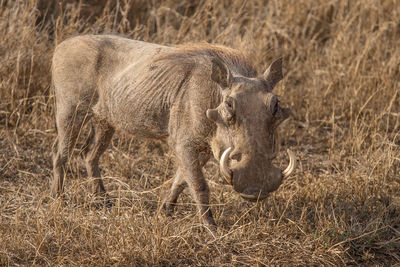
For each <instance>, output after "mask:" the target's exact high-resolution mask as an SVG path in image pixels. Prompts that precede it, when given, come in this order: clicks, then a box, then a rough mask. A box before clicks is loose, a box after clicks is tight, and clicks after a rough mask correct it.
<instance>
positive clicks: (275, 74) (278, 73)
mask: <svg viewBox="0 0 400 267" xmlns="http://www.w3.org/2000/svg"><path fill="white" fill-rule="evenodd" d="M263 76H264V79H265V80H266V81H267V82H268V83H269V84H270V85H271V88H274V86H275V84H277V83H278V82H279V81H280V80H282V79H283V74H282V58H281V57H280V58H278V59H276V60H274V61H273V62H272V63H271V65H270V66H269V67H268V69H267V70H266V71H265V72H264V75H263Z"/></svg>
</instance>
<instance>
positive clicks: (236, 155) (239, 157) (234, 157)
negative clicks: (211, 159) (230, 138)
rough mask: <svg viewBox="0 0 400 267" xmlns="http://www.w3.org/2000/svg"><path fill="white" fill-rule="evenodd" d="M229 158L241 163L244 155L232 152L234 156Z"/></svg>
mask: <svg viewBox="0 0 400 267" xmlns="http://www.w3.org/2000/svg"><path fill="white" fill-rule="evenodd" d="M229 158H230V159H232V160H236V161H237V162H239V161H241V160H242V153H240V152H232V154H231V155H230V156H229Z"/></svg>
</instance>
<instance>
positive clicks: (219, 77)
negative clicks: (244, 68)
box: [211, 58, 232, 88]
mask: <svg viewBox="0 0 400 267" xmlns="http://www.w3.org/2000/svg"><path fill="white" fill-rule="evenodd" d="M211 63H212V68H211V79H212V80H213V81H214V82H216V83H218V84H219V85H220V86H221V87H222V88H229V87H231V83H232V74H231V71H230V70H229V69H228V67H227V66H226V65H225V64H224V63H222V62H221V60H219V59H216V58H213V59H212V60H211Z"/></svg>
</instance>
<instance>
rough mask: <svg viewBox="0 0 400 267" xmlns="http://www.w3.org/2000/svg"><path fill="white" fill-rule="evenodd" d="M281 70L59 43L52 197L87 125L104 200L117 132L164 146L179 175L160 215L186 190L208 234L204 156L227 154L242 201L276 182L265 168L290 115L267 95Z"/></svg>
mask: <svg viewBox="0 0 400 267" xmlns="http://www.w3.org/2000/svg"><path fill="white" fill-rule="evenodd" d="M281 69H282V66H281V60H278V61H275V62H274V63H273V64H271V66H270V68H269V69H268V70H267V71H266V72H265V73H264V75H262V76H261V77H257V73H256V71H255V69H254V68H253V67H252V66H251V64H250V63H249V62H248V61H247V60H246V59H245V57H244V56H243V55H242V54H241V53H240V52H239V51H237V50H234V49H230V48H227V47H223V46H213V45H209V44H189V45H185V46H181V47H168V46H162V45H157V44H151V43H146V42H141V41H136V40H131V39H127V38H123V37H118V36H112V35H85V36H78V37H73V38H70V39H67V40H65V41H64V42H62V43H60V44H59V45H58V46H57V47H56V50H55V52H54V56H53V62H52V78H53V84H54V90H55V98H56V125H57V131H58V136H57V138H56V140H55V143H54V145H53V168H54V178H53V182H52V185H51V192H52V195H53V196H57V195H59V194H60V193H61V192H62V191H63V184H64V183H63V182H64V176H65V170H64V169H65V164H66V161H67V159H68V156H69V155H70V152H71V150H72V149H73V146H74V145H75V142H76V138H77V135H78V133H79V131H80V129H81V128H82V125H83V124H84V123H85V122H86V121H89V120H90V121H91V125H92V131H91V134H90V135H89V138H88V140H87V146H86V148H85V153H84V154H85V164H86V168H87V172H88V176H89V177H93V178H95V181H96V191H97V192H98V193H101V194H105V188H104V185H103V182H102V180H101V176H100V171H99V166H98V162H99V158H100V156H101V154H102V153H103V152H104V151H105V150H106V148H107V146H108V144H109V143H110V140H111V138H112V136H113V133H114V130H115V129H120V130H123V131H125V132H127V133H130V134H132V135H134V136H135V137H146V138H156V139H167V140H168V142H169V145H170V148H171V150H172V151H173V153H174V155H175V157H176V163H177V171H176V175H175V178H174V180H173V183H172V186H171V189H170V191H169V195H168V196H167V197H166V199H165V202H164V207H165V208H166V209H167V211H168V212H172V210H173V207H174V205H175V204H176V201H177V199H178V196H179V194H180V193H181V192H182V191H183V189H184V188H185V186H188V187H189V189H190V192H191V195H192V197H193V199H194V201H195V202H196V204H197V207H198V210H199V214H200V217H201V219H202V221H203V222H204V223H205V224H206V225H208V226H210V227H214V226H215V222H214V219H213V216H212V213H211V210H210V208H209V189H208V186H207V183H206V181H205V179H204V176H203V173H202V167H203V166H204V164H205V163H206V162H207V160H208V159H209V156H210V155H212V154H214V157H215V158H216V159H217V160H219V159H220V157H221V153H222V152H223V151H225V149H226V148H227V147H232V148H233V150H232V153H231V154H230V167H229V168H230V170H231V174H232V185H233V188H234V189H235V190H236V191H237V192H239V193H244V194H246V195H254V196H257V195H258V196H262V197H261V198H264V197H266V196H267V195H268V193H269V192H271V191H274V190H276V189H277V188H278V187H279V185H280V183H281V180H282V173H281V170H279V169H278V168H276V167H274V166H273V165H272V163H271V160H272V158H273V157H274V131H275V129H276V127H277V126H278V125H279V124H280V123H281V122H282V121H283V120H284V119H286V118H287V117H288V114H289V109H281V108H280V107H279V103H278V100H277V97H276V96H275V95H273V94H272V89H273V87H274V85H275V84H276V83H277V82H279V81H280V80H281V79H282V78H283V76H282V71H281ZM210 148H211V149H210ZM211 151H212V152H211Z"/></svg>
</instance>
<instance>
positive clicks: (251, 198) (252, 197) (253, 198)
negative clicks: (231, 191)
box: [239, 193, 269, 202]
mask: <svg viewBox="0 0 400 267" xmlns="http://www.w3.org/2000/svg"><path fill="white" fill-rule="evenodd" d="M239 195H240V196H241V197H242V198H244V199H245V200H247V201H250V202H258V201H260V200H263V199H266V198H267V197H268V195H269V194H265V195H258V196H256V195H252V194H245V193H239Z"/></svg>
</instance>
